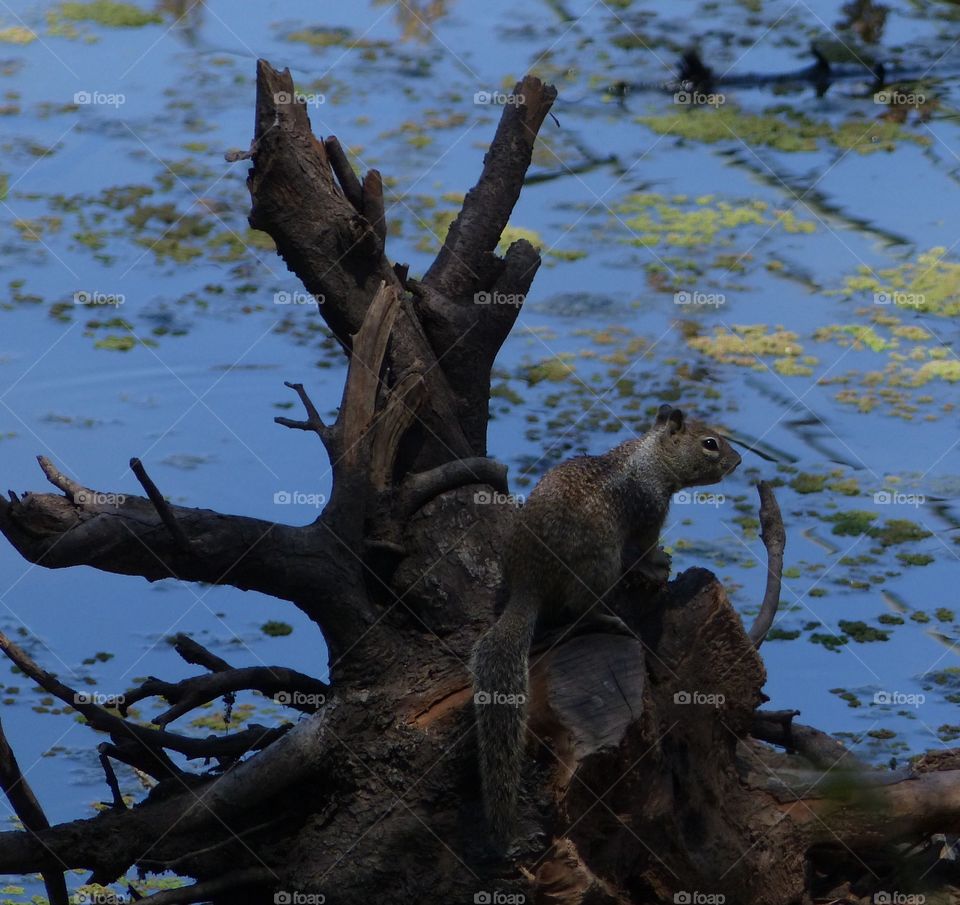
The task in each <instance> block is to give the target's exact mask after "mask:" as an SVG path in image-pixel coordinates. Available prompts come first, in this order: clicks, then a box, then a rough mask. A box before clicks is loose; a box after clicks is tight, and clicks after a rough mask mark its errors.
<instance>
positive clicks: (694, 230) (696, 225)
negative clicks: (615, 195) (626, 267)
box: [613, 192, 816, 264]
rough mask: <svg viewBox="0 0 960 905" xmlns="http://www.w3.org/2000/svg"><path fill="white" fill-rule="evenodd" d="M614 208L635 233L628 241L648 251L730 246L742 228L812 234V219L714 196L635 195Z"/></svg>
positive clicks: (752, 202) (758, 203)
mask: <svg viewBox="0 0 960 905" xmlns="http://www.w3.org/2000/svg"><path fill="white" fill-rule="evenodd" d="M613 210H614V213H615V214H616V215H617V217H618V218H620V219H621V220H622V222H623V225H625V226H627V227H629V228H630V230H632V231H633V232H634V233H636V234H637V235H635V236H634V237H632V238H631V239H629V240H627V241H628V242H629V243H630V244H633V245H641V246H647V247H648V246H671V247H674V248H688V249H690V248H702V247H705V246H711V247H713V246H716V245H717V244H724V245H729V244H730V242H731V240H732V234H734V233H735V232H736V231H737V230H740V229H742V228H743V227H745V226H758V227H766V228H768V229H770V228H774V227H780V228H781V229H783V230H784V231H785V232H788V233H812V232H814V231H815V230H816V225H815V223H814V222H813V221H812V220H802V219H800V218H799V217H797V216H796V215H795V214H794V213H793V212H792V211H788V210H779V209H777V208H774V207H772V206H771V205H770V204H768V203H767V202H766V201H762V200H759V199H747V200H739V201H726V200H718V199H717V198H716V197H715V196H713V195H700V196H699V197H697V198H694V199H691V198H689V197H688V196H686V195H674V196H672V197H667V196H666V195H662V194H659V193H657V192H634V193H631V194H630V195H627V197H626V198H624V200H623V201H621V202H620V203H618V204H617V205H615V206H614V208H613ZM726 263H727V264H730V263H734V262H732V261H727V262H726Z"/></svg>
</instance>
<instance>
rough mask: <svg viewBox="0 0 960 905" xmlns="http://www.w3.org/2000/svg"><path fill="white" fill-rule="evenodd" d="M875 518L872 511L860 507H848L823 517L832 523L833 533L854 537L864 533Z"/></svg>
mask: <svg viewBox="0 0 960 905" xmlns="http://www.w3.org/2000/svg"><path fill="white" fill-rule="evenodd" d="M876 520H877V515H876V513H874V512H866V511H864V510H862V509H849V510H847V511H846V512H836V513H834V514H833V515H828V516H825V517H824V521H827V522H832V523H833V533H834V534H838V535H840V536H841V537H856V536H857V535H860V534H866V533H867V531H868V530H869V529H870V525H871V524H872V523H873V522H875V521H876Z"/></svg>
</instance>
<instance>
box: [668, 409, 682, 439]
mask: <svg viewBox="0 0 960 905" xmlns="http://www.w3.org/2000/svg"><path fill="white" fill-rule="evenodd" d="M668 420H669V422H670V433H671V434H677V433H679V432H680V431H682V430H683V412H681V411H680V409H671V411H670V414H669V416H668Z"/></svg>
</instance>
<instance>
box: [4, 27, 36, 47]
mask: <svg viewBox="0 0 960 905" xmlns="http://www.w3.org/2000/svg"><path fill="white" fill-rule="evenodd" d="M36 40H37V35H36V33H35V32H32V31H31V30H30V29H29V28H24V27H23V26H22V25H12V26H11V27H10V28H0V44H32V43H33V42H34V41H36Z"/></svg>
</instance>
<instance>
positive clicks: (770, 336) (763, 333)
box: [687, 324, 803, 371]
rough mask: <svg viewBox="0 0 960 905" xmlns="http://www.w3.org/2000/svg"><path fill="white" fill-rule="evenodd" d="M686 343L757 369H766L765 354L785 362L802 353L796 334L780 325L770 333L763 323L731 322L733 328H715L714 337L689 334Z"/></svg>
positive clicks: (705, 353) (722, 360) (735, 362)
mask: <svg viewBox="0 0 960 905" xmlns="http://www.w3.org/2000/svg"><path fill="white" fill-rule="evenodd" d="M687 344H688V345H689V346H690V347H691V348H692V349H696V350H697V351H698V352H702V353H703V354H704V355H709V356H710V357H711V358H713V359H716V360H717V361H720V362H724V363H726V364H736V365H741V366H743V367H749V368H753V369H754V370H756V371H764V370H767V369H768V366H767V364H766V363H764V362H763V361H762V360H760V359H762V358H763V357H764V356H767V357H770V356H780V358H779V359H778V361H781V362H784V361H789V360H790V359H793V358H796V357H797V356H799V355H801V354H802V352H803V347H802V346H801V345H800V343H799V342H798V341H797V334H796V333H793V332H792V331H790V330H786V329H784V328H783V327H780V326H778V327H776V328H774V329H773V331H772V332H771V331H770V329H769V328H768V327H767V326H766V325H765V324H743V325H734V326H733V328H732V329H727V328H726V327H717V328H716V329H715V330H714V335H713V336H689V337H687Z"/></svg>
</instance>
